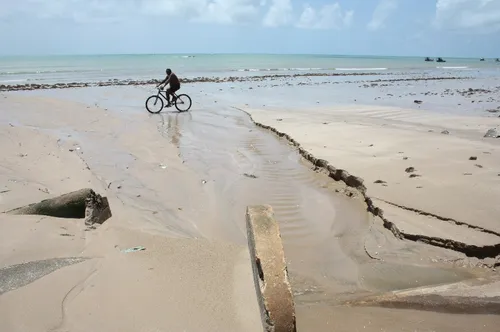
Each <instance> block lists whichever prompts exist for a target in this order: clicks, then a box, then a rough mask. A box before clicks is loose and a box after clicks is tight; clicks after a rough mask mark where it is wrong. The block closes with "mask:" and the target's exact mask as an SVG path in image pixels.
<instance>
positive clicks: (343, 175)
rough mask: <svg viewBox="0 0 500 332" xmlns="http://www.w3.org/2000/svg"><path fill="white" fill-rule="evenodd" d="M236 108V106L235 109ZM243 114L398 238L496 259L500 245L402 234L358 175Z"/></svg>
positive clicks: (469, 255) (478, 256)
mask: <svg viewBox="0 0 500 332" xmlns="http://www.w3.org/2000/svg"><path fill="white" fill-rule="evenodd" d="M235 108H236V107H235ZM236 109H238V110H240V111H242V112H244V113H246V114H247V115H248V116H249V117H250V120H251V121H252V122H253V123H254V124H255V125H256V126H257V127H260V128H263V129H266V130H269V131H271V132H272V133H274V134H275V135H277V136H278V137H280V138H284V139H286V140H287V141H288V142H289V143H291V144H292V145H293V146H294V147H296V148H297V149H298V151H299V153H300V155H301V156H302V157H303V158H304V159H306V160H307V161H308V162H309V163H311V164H312V165H313V166H314V167H315V168H316V170H322V171H324V172H325V173H326V174H327V175H328V176H329V177H330V178H332V179H334V180H335V181H337V182H338V181H341V182H343V183H344V184H345V185H346V186H348V187H350V188H353V189H354V190H356V191H357V192H358V193H359V194H360V195H361V197H362V198H363V199H364V202H365V203H366V206H367V211H368V212H369V213H371V214H372V215H374V216H375V217H379V218H380V219H381V220H382V222H383V226H384V228H386V229H387V230H389V231H390V232H391V233H392V234H393V235H394V236H395V237H396V238H397V239H400V240H409V241H413V242H422V243H426V244H428V245H432V246H435V247H440V248H445V249H450V250H453V251H456V252H460V253H463V254H465V255H466V256H467V257H475V258H478V259H484V258H496V257H498V256H500V243H498V244H495V245H487V246H476V245H470V244H466V243H463V242H459V241H455V240H451V239H441V238H435V237H429V236H425V235H415V234H408V233H405V232H403V231H401V230H400V229H399V228H398V227H397V226H396V225H395V224H394V223H393V222H392V221H390V220H388V219H387V218H386V217H384V211H383V210H382V209H381V208H379V207H377V206H375V204H374V203H373V200H372V198H371V197H369V196H368V195H367V193H366V191H367V188H366V186H365V185H364V180H363V179H362V178H360V177H358V176H354V175H351V174H349V172H348V171H346V170H343V169H337V168H336V167H334V166H332V165H330V163H329V162H328V161H327V160H324V159H319V158H316V157H315V156H314V155H312V154H311V153H309V152H308V151H306V150H305V149H304V148H303V147H302V146H301V145H300V143H299V142H297V141H296V140H295V139H293V138H292V137H291V136H290V135H288V134H287V133H284V132H281V131H279V130H277V129H276V128H274V127H272V126H268V125H265V124H263V123H259V122H257V121H255V120H254V118H253V117H252V115H251V114H250V113H249V112H247V111H245V110H244V109H241V108H236ZM499 265H500V262H497V263H494V264H482V266H483V267H487V268H494V267H497V266H499Z"/></svg>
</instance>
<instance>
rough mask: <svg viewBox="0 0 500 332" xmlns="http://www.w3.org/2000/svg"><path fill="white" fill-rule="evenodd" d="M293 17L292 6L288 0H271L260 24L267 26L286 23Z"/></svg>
mask: <svg viewBox="0 0 500 332" xmlns="http://www.w3.org/2000/svg"><path fill="white" fill-rule="evenodd" d="M292 19H293V6H292V2H291V1H290V0H272V4H271V6H270V7H269V10H268V12H267V14H266V15H265V16H264V20H263V21H262V24H263V25H264V26H268V27H277V26H282V25H288V24H289V23H290V22H291V21H292Z"/></svg>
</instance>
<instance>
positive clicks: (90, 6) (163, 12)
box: [0, 0, 353, 29]
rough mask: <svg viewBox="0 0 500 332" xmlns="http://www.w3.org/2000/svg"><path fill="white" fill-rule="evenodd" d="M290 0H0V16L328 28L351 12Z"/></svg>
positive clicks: (342, 23)
mask: <svg viewBox="0 0 500 332" xmlns="http://www.w3.org/2000/svg"><path fill="white" fill-rule="evenodd" d="M292 1H293V0H0V17H7V18H12V19H15V20H22V19H27V20H29V19H32V18H38V19H47V20H50V19H66V20H72V21H74V22H77V23H101V22H119V21H126V20H130V19H137V18H140V17H150V16H158V17H165V18H167V19H168V18H174V19H180V20H184V21H187V22H203V23H215V24H240V23H248V22H258V21H261V24H262V25H264V26H267V27H277V26H291V25H292V24H293V25H294V26H296V27H298V28H308V29H332V28H337V29H338V28H342V27H344V26H348V25H350V23H351V21H352V17H353V12H352V11H344V10H342V8H341V7H340V5H339V4H338V3H332V4H326V5H324V6H322V7H317V8H314V7H312V6H311V5H309V4H305V5H304V9H303V11H302V12H301V13H298V12H295V11H294V8H293V4H292Z"/></svg>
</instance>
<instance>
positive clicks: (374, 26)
mask: <svg viewBox="0 0 500 332" xmlns="http://www.w3.org/2000/svg"><path fill="white" fill-rule="evenodd" d="M397 8H398V0H380V2H379V3H378V5H377V7H376V8H375V10H374V11H373V14H372V19H371V21H370V22H369V23H368V25H367V28H368V29H369V30H372V31H375V30H378V29H380V28H382V27H383V26H384V23H385V21H386V20H387V19H388V18H389V16H391V15H392V14H393V13H394V11H395V10H396V9H397Z"/></svg>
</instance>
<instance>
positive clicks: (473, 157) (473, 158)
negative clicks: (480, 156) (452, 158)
mask: <svg viewBox="0 0 500 332" xmlns="http://www.w3.org/2000/svg"><path fill="white" fill-rule="evenodd" d="M469 160H477V157H476V156H472V157H469Z"/></svg>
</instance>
